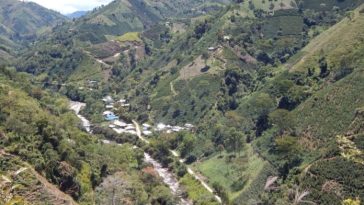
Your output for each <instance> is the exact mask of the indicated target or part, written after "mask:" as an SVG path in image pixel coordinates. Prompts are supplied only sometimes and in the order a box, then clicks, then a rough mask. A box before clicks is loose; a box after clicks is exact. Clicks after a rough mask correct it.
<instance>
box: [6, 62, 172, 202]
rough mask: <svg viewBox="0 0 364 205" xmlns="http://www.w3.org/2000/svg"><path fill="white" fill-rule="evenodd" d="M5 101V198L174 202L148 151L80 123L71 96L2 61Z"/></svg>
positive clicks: (58, 200)
mask: <svg viewBox="0 0 364 205" xmlns="http://www.w3.org/2000/svg"><path fill="white" fill-rule="evenodd" d="M0 105H1V106H0V107H1V108H0V137H1V139H0V156H1V157H0V172H1V182H2V183H1V185H0V190H1V194H0V203H1V204H9V203H17V204H19V203H20V204H64V203H66V202H67V203H68V202H70V204H75V203H74V201H77V202H79V203H80V204H92V203H96V202H100V203H105V204H109V203H112V202H114V203H118V204H122V203H124V202H125V201H127V202H128V203H131V204H138V203H141V204H153V203H156V202H157V201H165V202H166V203H168V204H176V201H175V200H176V199H175V198H174V197H173V196H172V194H171V193H169V189H168V188H167V187H166V186H165V185H163V184H162V182H161V181H160V179H159V178H158V177H157V175H156V174H155V173H154V172H153V171H149V172H147V171H145V172H144V171H143V170H144V169H145V170H150V169H152V168H150V167H149V165H145V164H144V163H143V152H142V150H139V149H138V150H137V149H134V148H133V147H132V146H131V145H130V144H124V145H116V144H104V143H102V142H101V141H99V140H100V138H99V137H102V136H104V135H91V134H88V133H86V132H85V131H83V130H81V129H80V128H79V127H81V122H80V120H79V119H78V118H77V117H76V116H75V115H74V113H73V111H70V110H69V108H68V107H69V100H68V99H66V98H64V97H62V96H60V95H59V94H57V93H54V92H50V91H47V90H42V89H41V88H40V87H38V86H35V85H32V84H31V81H30V78H29V75H27V74H24V73H22V74H19V73H17V72H16V71H15V70H14V69H9V68H4V67H0ZM101 139H102V138H101ZM128 140H131V138H129V139H128ZM21 168H27V169H25V170H23V171H22V172H19V173H18V174H15V173H16V172H17V170H21ZM34 169H35V170H34ZM152 170H153V169H152ZM8 178H10V179H11V180H8ZM52 184H53V185H52ZM110 187H111V188H110ZM110 189H111V192H112V190H120V192H118V194H117V195H115V196H113V197H112V198H111V195H110ZM125 190H133V191H130V192H129V191H125ZM154 190H158V192H155V191H154ZM66 194H67V195H66ZM70 196H71V197H72V198H73V199H72V198H71V197H70Z"/></svg>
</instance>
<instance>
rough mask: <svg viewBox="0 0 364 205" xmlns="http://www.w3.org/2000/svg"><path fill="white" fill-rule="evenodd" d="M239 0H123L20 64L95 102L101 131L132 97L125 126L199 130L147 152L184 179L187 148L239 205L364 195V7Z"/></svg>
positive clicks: (58, 31) (90, 113)
mask: <svg viewBox="0 0 364 205" xmlns="http://www.w3.org/2000/svg"><path fill="white" fill-rule="evenodd" d="M228 3H229V2H228V1H206V2H205V1H189V0H174V1H152V0H143V1H142V0H138V1H127V0H121V1H114V2H112V3H111V4H110V5H107V6H105V7H101V8H99V9H96V10H95V11H93V12H92V13H90V14H88V15H87V16H85V17H82V18H80V19H78V20H75V21H74V22H72V23H69V24H64V25H62V26H59V27H57V28H55V29H54V34H53V35H52V36H51V37H50V38H48V39H45V40H42V41H40V42H39V43H38V44H37V47H36V48H34V50H28V51H27V52H26V53H25V54H24V55H23V56H21V58H20V60H19V63H18V64H17V65H16V67H17V69H18V70H19V71H26V72H28V73H32V74H35V77H34V78H33V80H32V81H31V82H32V83H36V84H38V83H39V84H43V86H44V87H46V88H49V89H53V90H57V91H59V92H61V93H63V94H65V95H67V96H68V97H70V98H71V99H74V100H80V101H85V102H87V107H86V109H85V110H84V113H83V114H84V115H85V116H87V118H89V119H92V120H93V122H94V123H100V124H101V127H102V126H104V123H103V121H102V117H101V116H102V115H101V114H102V112H103V111H104V105H103V104H102V103H101V102H100V99H101V98H102V97H103V96H105V95H113V97H115V98H123V99H128V103H130V107H129V108H119V109H118V110H116V112H118V114H120V115H121V117H122V118H125V119H137V120H138V121H140V122H142V123H144V122H147V123H150V124H157V123H159V122H162V123H166V124H172V125H184V124H185V123H192V124H194V125H195V128H196V129H194V132H192V133H184V132H181V133H163V134H156V135H154V136H151V137H150V141H151V144H150V145H146V147H145V149H146V150H148V151H150V152H152V154H153V155H154V156H156V157H160V159H159V160H161V161H162V162H163V164H164V165H166V166H168V167H172V168H174V170H175V171H176V170H177V171H176V174H177V175H178V176H180V177H183V175H184V173H185V170H183V168H181V164H179V163H175V162H174V160H173V159H172V158H171V157H170V156H168V153H169V151H168V149H172V150H176V152H178V153H180V155H181V157H182V158H184V159H186V163H188V164H190V167H191V168H192V169H194V170H195V171H197V172H200V173H201V175H202V176H204V177H205V178H206V181H207V182H208V183H209V185H210V186H211V187H213V188H214V189H215V190H216V192H217V194H219V195H220V196H221V197H222V198H223V200H224V202H225V203H227V204H237V205H238V204H239V205H240V204H249V205H250V204H259V203H261V204H300V203H304V201H303V200H305V201H309V203H316V204H327V205H329V204H330V205H331V204H337V205H339V204H342V203H343V201H344V200H360V201H363V200H364V196H363V193H364V188H363V180H364V178H363V177H364V175H363V172H362V170H363V169H364V167H363V166H364V164H363V163H364V162H363V151H364V150H363V140H364V138H363V136H364V135H363V123H362V120H363V118H364V115H363V107H364V98H363V95H362V93H363V92H364V90H363V89H364V84H363V82H364V81H363V78H364V75H363V66H364V61H363V59H364V58H363V55H364V47H363V45H364V44H363V39H364V36H363V33H364V30H363V29H364V8H363V5H362V4H363V3H364V1H362V0H360V1H359V0H345V1H339V0H320V1H318V0H315V1H314V0H302V1H291V0H282V1H261V0H252V1H234V2H233V3H231V4H228ZM226 4H227V6H223V5H226ZM192 6H195V7H196V8H197V9H194V10H191V11H188V8H189V7H190V8H191V7H192ZM94 80H96V81H97V82H96V85H94V84H92V85H91V84H90V83H89V82H91V81H94ZM5 97H7V96H5ZM11 112H16V110H11ZM105 126H106V125H105ZM6 129H10V128H6ZM4 130H5V129H4ZM13 145H14V146H15V145H16V143H14V144H13ZM81 148H82V147H81ZM47 154H48V153H47ZM92 157H93V156H91V158H90V160H92V159H93V158H92ZM96 158H97V159H99V156H96ZM44 159H48V155H47V156H45V157H44ZM75 166H76V165H75ZM97 166H99V164H98V165H97ZM81 170H82V169H81ZM86 170H87V169H86ZM137 171H140V170H139V169H138V168H137ZM81 172H82V171H81ZM50 177H52V176H50ZM181 181H182V183H183V185H185V186H186V187H187V192H188V194H189V196H190V198H192V199H193V200H194V202H195V203H196V204H206V203H208V202H206V199H204V198H203V197H204V196H202V195H201V196H199V195H198V194H195V193H196V191H195V190H193V181H192V182H191V180H189V179H188V178H186V177H183V178H182V179H181ZM191 184H192V185H191ZM100 186H101V187H105V190H108V187H109V186H107V184H106V185H100ZM191 187H192V188H191ZM191 190H192V191H191ZM106 192H107V191H106ZM146 192H148V191H146ZM143 194H144V192H143ZM83 196H87V194H86V195H83ZM131 197H135V196H131ZM148 200H149V199H148ZM148 200H147V199H146V201H148ZM204 200H205V201H204ZM81 201H82V202H83V199H81Z"/></svg>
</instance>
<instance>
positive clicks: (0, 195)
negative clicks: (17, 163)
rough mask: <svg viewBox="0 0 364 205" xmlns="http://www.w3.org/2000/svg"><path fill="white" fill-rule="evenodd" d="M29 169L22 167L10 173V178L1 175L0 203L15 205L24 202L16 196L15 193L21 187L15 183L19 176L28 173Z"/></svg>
mask: <svg viewBox="0 0 364 205" xmlns="http://www.w3.org/2000/svg"><path fill="white" fill-rule="evenodd" d="M27 169H28V168H25V167H22V168H20V169H18V170H17V171H14V172H12V173H10V177H9V176H5V175H1V178H0V203H1V204H5V205H14V204H19V203H21V202H23V201H24V200H23V199H22V197H19V196H15V195H14V191H15V190H16V189H17V188H19V187H20V184H17V183H15V179H16V178H17V176H18V175H20V174H21V173H23V172H24V171H26V170H27Z"/></svg>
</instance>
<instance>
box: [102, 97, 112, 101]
mask: <svg viewBox="0 0 364 205" xmlns="http://www.w3.org/2000/svg"><path fill="white" fill-rule="evenodd" d="M102 101H104V102H112V101H114V100H113V99H112V97H111V96H106V97H104V98H102Z"/></svg>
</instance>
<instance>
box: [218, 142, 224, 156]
mask: <svg viewBox="0 0 364 205" xmlns="http://www.w3.org/2000/svg"><path fill="white" fill-rule="evenodd" d="M217 149H218V150H219V153H220V156H221V155H222V152H223V151H224V150H225V148H224V145H222V144H219V146H217Z"/></svg>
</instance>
